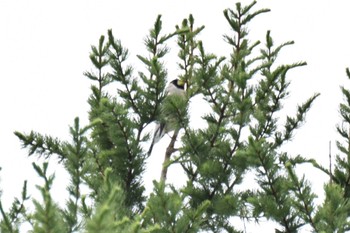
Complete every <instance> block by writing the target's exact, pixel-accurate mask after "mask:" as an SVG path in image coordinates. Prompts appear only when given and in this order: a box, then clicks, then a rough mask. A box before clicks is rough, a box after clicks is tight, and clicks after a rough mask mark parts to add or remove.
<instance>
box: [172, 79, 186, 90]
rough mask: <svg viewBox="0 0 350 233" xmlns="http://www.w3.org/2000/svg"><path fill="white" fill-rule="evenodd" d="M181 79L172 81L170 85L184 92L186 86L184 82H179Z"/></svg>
mask: <svg viewBox="0 0 350 233" xmlns="http://www.w3.org/2000/svg"><path fill="white" fill-rule="evenodd" d="M179 81H180V80H179V79H174V80H173V81H171V82H170V83H172V84H174V85H175V86H176V87H177V88H180V89H182V90H184V88H185V85H184V83H182V82H179Z"/></svg>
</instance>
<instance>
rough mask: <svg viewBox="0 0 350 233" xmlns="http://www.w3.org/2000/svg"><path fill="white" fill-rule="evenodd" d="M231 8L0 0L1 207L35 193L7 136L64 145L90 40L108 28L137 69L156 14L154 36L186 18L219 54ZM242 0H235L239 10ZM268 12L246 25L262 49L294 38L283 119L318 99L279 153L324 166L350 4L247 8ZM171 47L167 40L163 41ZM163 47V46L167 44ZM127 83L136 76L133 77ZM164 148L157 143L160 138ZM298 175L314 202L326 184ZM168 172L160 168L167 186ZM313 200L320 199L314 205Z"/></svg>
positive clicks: (349, 43) (83, 90)
mask: <svg viewBox="0 0 350 233" xmlns="http://www.w3.org/2000/svg"><path fill="white" fill-rule="evenodd" d="M235 2H236V1H223V0H220V1H203V0H192V1H191V0H176V1H175V0H150V1H141V0H140V1H136V0H131V1H117V0H113V1H112V0H100V1H92V0H75V1H67V0H64V1H47V0H45V1H44V0H32V1H27V0H2V1H0V81H1V84H0V104H1V107H2V111H1V116H0V145H1V152H0V166H1V167H2V170H1V171H0V178H1V180H0V187H1V189H3V195H2V201H3V204H4V206H5V207H6V208H7V207H9V205H10V203H11V202H12V200H13V198H14V197H15V196H17V197H19V196H20V192H21V188H22V184H23V181H24V180H26V179H27V180H28V182H29V183H28V189H29V193H30V194H32V195H33V196H34V197H35V196H36V194H37V191H36V189H35V184H42V182H41V180H38V178H37V176H36V174H35V172H34V170H33V169H32V165H31V163H32V162H33V161H37V159H36V158H35V157H33V158H28V157H27V150H23V149H21V145H20V142H19V140H18V139H17V137H16V136H15V135H14V134H13V132H14V131H20V132H30V130H34V131H37V132H39V133H42V134H49V135H51V136H54V137H58V138H60V139H67V140H69V132H68V126H69V125H72V123H73V119H74V118H75V117H76V116H79V117H80V118H81V122H82V123H83V124H86V123H87V122H88V121H87V111H88V109H89V106H88V104H87V98H88V96H89V94H90V84H91V82H90V81H89V80H88V79H87V78H86V77H84V76H83V72H84V71H87V70H88V71H90V70H91V69H92V65H91V64H90V61H89V53H90V46H91V45H97V43H98V40H99V37H100V35H102V34H104V35H106V34H107V30H108V29H110V28H111V29H113V33H114V36H115V37H116V38H118V39H120V40H121V42H122V44H123V45H124V46H125V47H127V48H128V49H129V51H130V59H129V63H130V64H132V65H135V66H136V67H138V68H140V67H142V64H141V62H139V61H138V60H137V59H136V55H137V54H141V55H145V54H146V50H145V49H144V46H143V39H144V38H145V36H146V35H147V33H148V30H149V29H150V28H151V27H152V26H153V23H154V21H155V19H156V17H157V15H158V14H161V15H162V20H163V28H164V30H163V32H164V33H170V32H172V31H173V29H174V28H175V25H177V24H180V23H181V21H182V19H183V18H186V17H188V15H189V14H190V13H192V14H193V16H194V18H195V22H196V25H197V26H201V25H205V26H206V28H205V29H204V31H203V32H202V33H201V35H200V37H199V38H200V39H201V40H203V42H204V46H205V48H206V51H208V52H212V53H215V54H218V55H227V51H228V48H229V47H228V45H227V44H226V43H225V42H224V41H223V39H222V35H223V34H229V33H230V29H229V26H228V24H227V23H226V20H225V19H224V16H223V13H222V12H223V10H224V9H226V8H232V9H233V8H234V7H235ZM250 2H251V1H247V0H243V1H242V3H243V4H248V3H250ZM260 8H269V9H271V12H269V13H266V14H263V15H260V16H258V17H257V18H256V19H254V21H253V23H251V24H250V27H249V30H250V32H251V35H250V38H251V39H252V40H257V39H259V40H261V41H264V39H265V34H266V31H267V30H271V35H272V37H273V38H274V41H275V44H280V43H283V42H286V41H289V40H294V41H295V44H294V45H292V46H289V47H288V48H286V49H285V50H284V51H283V52H282V54H281V56H280V60H279V61H280V62H281V63H282V62H284V63H292V62H297V61H306V62H307V63H308V65H307V66H306V67H302V68H298V69H296V70H293V71H292V72H290V73H289V76H288V77H289V78H290V79H292V85H291V89H290V93H291V96H290V97H289V98H288V101H287V102H286V104H285V112H286V113H287V112H288V113H294V112H295V110H296V104H297V103H301V102H303V101H304V100H306V99H307V98H308V97H310V96H311V95H312V94H313V93H315V92H320V93H321V97H319V98H318V99H317V100H316V102H315V103H314V105H313V108H312V109H311V111H310V112H309V114H308V117H307V122H306V124H304V126H303V127H302V128H301V129H300V130H299V131H298V132H297V134H296V135H295V137H294V140H293V141H292V142H291V143H289V144H288V145H287V146H286V149H287V150H288V151H289V152H290V153H291V154H295V155H296V154H302V155H303V156H305V157H307V158H314V159H316V160H317V161H319V162H320V163H322V164H323V165H324V166H328V142H329V141H332V147H333V155H334V154H335V153H336V149H335V139H336V138H337V135H336V131H335V125H336V124H337V123H340V116H339V113H338V105H339V103H340V102H341V101H342V95H341V93H340V89H339V86H340V85H348V84H349V82H347V78H346V74H345V68H346V67H349V66H350V33H349V31H348V28H349V27H348V25H349V23H350V14H349V12H348V11H349V9H350V2H349V1H348V0H338V1H331V0H327V1H326V0H319V1H303V0H269V1H267V0H266V1H263V0H261V1H258V4H257V5H256V6H255V7H254V9H255V10H258V9H260ZM172 43H174V42H172ZM170 46H171V44H170ZM176 59H177V58H176V49H173V50H172V51H171V53H170V55H169V56H167V60H166V64H167V65H168V68H169V81H170V80H171V79H173V77H176V75H177V74H178V70H177V68H176V62H177V60H176ZM135 75H136V73H135ZM164 140H167V139H164ZM164 149H165V141H164V142H163V144H161V143H160V144H159V145H157V146H156V147H155V150H156V151H160V152H159V155H158V157H157V155H156V154H155V153H153V156H152V157H151V158H150V163H151V164H152V166H149V167H151V169H148V170H147V172H146V175H147V178H146V179H147V180H145V185H146V187H150V182H151V180H152V179H158V176H159V173H160V166H161V162H162V161H163V154H164V153H163V151H162V150H164ZM55 164H56V160H55V159H51V163H50V168H51V170H50V172H55V173H56V179H57V184H56V186H54V192H53V195H54V198H56V199H57V201H62V200H64V198H65V196H64V195H65V194H64V193H63V194H62V193H60V192H59V190H61V188H62V187H60V185H65V184H66V182H67V180H66V179H67V176H66V175H65V173H64V172H62V169H60V166H59V165H57V166H55ZM300 171H301V172H302V171H305V172H306V174H307V175H308V178H309V180H310V181H311V182H312V183H313V187H314V190H315V192H316V193H318V194H319V195H320V196H321V197H322V195H323V194H322V192H323V191H322V187H323V183H324V182H325V181H327V177H326V176H325V175H324V174H322V173H321V172H319V171H317V170H316V169H313V168H311V167H309V166H304V167H302V168H301V169H300ZM177 173H178V171H177V170H176V169H170V171H169V174H168V176H169V180H170V181H171V182H174V183H175V184H176V183H178V184H180V183H181V182H179V180H178V179H177V180H176V179H175V177H178V176H177ZM319 201H322V198H320V199H319ZM253 231H254V228H253V226H252V227H251V228H249V226H248V228H247V232H253Z"/></svg>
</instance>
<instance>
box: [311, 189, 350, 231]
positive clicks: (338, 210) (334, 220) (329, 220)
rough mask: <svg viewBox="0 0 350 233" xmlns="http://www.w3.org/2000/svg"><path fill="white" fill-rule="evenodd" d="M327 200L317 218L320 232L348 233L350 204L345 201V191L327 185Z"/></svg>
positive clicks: (349, 227) (349, 228) (320, 208)
mask: <svg viewBox="0 0 350 233" xmlns="http://www.w3.org/2000/svg"><path fill="white" fill-rule="evenodd" d="M325 191H326V199H325V200H324V203H323V205H322V206H320V207H319V209H318V211H317V214H316V216H315V221H316V222H317V228H318V229H319V232H339V233H342V232H348V231H349V230H350V222H349V220H348V217H349V211H350V203H349V201H348V200H347V199H344V191H343V189H342V187H340V186H339V185H337V184H327V185H325Z"/></svg>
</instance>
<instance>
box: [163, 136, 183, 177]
mask: <svg viewBox="0 0 350 233" xmlns="http://www.w3.org/2000/svg"><path fill="white" fill-rule="evenodd" d="M178 134H179V130H175V131H174V134H173V136H172V137H171V141H170V143H169V145H168V147H167V149H166V151H165V156H164V161H163V168H162V172H161V174H160V181H161V182H165V181H166V176H167V173H168V167H169V161H170V157H171V155H172V154H173V153H174V152H175V151H176V149H175V148H174V146H175V142H176V139H177V135H178Z"/></svg>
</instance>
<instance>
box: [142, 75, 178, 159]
mask: <svg viewBox="0 0 350 233" xmlns="http://www.w3.org/2000/svg"><path fill="white" fill-rule="evenodd" d="M165 94H166V97H167V96H173V95H177V96H183V97H185V83H184V82H183V81H182V80H180V79H174V80H172V81H171V82H170V83H169V84H168V86H167V87H166V88H165ZM171 121H174V119H169V117H168V118H167V117H164V120H161V121H157V122H156V126H155V129H154V134H153V139H152V143H151V146H150V148H149V150H148V155H149V156H150V155H151V153H152V149H153V146H154V144H156V143H157V142H159V140H160V139H161V138H162V137H163V136H164V135H165V134H166V133H168V132H170V131H172V130H174V127H172V124H171Z"/></svg>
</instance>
